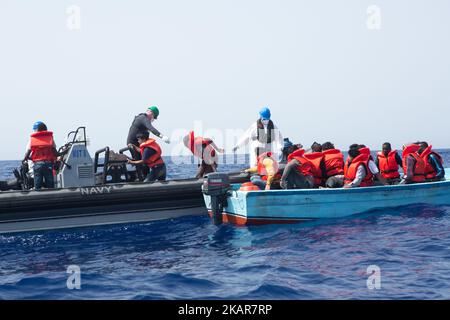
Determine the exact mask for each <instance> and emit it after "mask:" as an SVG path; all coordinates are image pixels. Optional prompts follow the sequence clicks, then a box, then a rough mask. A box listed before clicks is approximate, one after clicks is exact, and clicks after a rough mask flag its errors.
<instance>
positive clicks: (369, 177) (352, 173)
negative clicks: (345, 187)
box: [344, 150, 373, 187]
mask: <svg viewBox="0 0 450 320" xmlns="http://www.w3.org/2000/svg"><path fill="white" fill-rule="evenodd" d="M370 158H371V155H370V150H369V152H368V153H367V152H365V151H364V153H360V155H358V156H357V157H356V158H354V159H353V160H352V162H350V158H349V159H347V162H346V163H345V166H344V182H345V184H350V183H351V182H352V181H353V180H355V178H356V173H357V172H358V168H359V166H361V165H362V166H364V169H365V170H366V176H365V177H364V179H363V181H361V184H360V185H359V186H360V187H370V186H373V174H372V172H371V171H370V169H369V161H370Z"/></svg>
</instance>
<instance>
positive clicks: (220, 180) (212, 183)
mask: <svg viewBox="0 0 450 320" xmlns="http://www.w3.org/2000/svg"><path fill="white" fill-rule="evenodd" d="M230 189H231V187H230V179H229V177H228V175H227V174H224V173H217V172H215V173H210V174H208V176H207V177H206V178H205V181H204V182H203V186H202V191H203V194H205V195H207V196H210V197H211V211H212V219H213V222H214V224H215V225H220V224H222V222H223V219H222V213H223V208H224V207H226V206H227V205H228V202H227V197H228V192H229V191H230Z"/></svg>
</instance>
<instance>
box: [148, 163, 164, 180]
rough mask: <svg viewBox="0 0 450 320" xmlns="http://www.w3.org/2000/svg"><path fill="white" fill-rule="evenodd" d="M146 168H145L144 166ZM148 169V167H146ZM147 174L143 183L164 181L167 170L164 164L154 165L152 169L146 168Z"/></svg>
mask: <svg viewBox="0 0 450 320" xmlns="http://www.w3.org/2000/svg"><path fill="white" fill-rule="evenodd" d="M146 167H147V166H146ZM147 168H148V167H147ZM148 169H149V172H148V174H147V177H146V178H145V180H144V182H155V181H165V180H166V175H167V170H166V165H165V164H160V165H156V166H154V167H152V168H148Z"/></svg>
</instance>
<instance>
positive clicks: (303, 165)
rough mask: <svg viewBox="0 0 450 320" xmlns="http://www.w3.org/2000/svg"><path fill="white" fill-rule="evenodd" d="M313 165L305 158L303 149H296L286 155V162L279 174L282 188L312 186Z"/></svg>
mask: <svg viewBox="0 0 450 320" xmlns="http://www.w3.org/2000/svg"><path fill="white" fill-rule="evenodd" d="M312 167H313V165H312V164H311V161H309V160H308V159H306V158H305V150H303V149H298V150H296V151H294V152H293V153H291V154H290V155H289V157H288V164H287V165H286V168H285V169H284V171H283V175H282V176H281V180H280V186H281V188H282V189H311V188H314V177H313V168H312Z"/></svg>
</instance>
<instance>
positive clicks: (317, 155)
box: [304, 152, 325, 187]
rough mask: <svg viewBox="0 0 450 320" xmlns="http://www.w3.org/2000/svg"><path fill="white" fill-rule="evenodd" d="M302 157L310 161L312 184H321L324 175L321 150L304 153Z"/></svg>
mask: <svg viewBox="0 0 450 320" xmlns="http://www.w3.org/2000/svg"><path fill="white" fill-rule="evenodd" d="M304 157H305V158H306V159H307V160H309V161H310V162H311V170H312V175H313V177H314V185H315V186H316V187H318V186H321V185H323V182H324V181H323V180H324V178H325V177H324V176H323V173H322V167H321V163H322V161H323V160H324V155H323V153H322V152H313V153H305V154H304Z"/></svg>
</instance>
